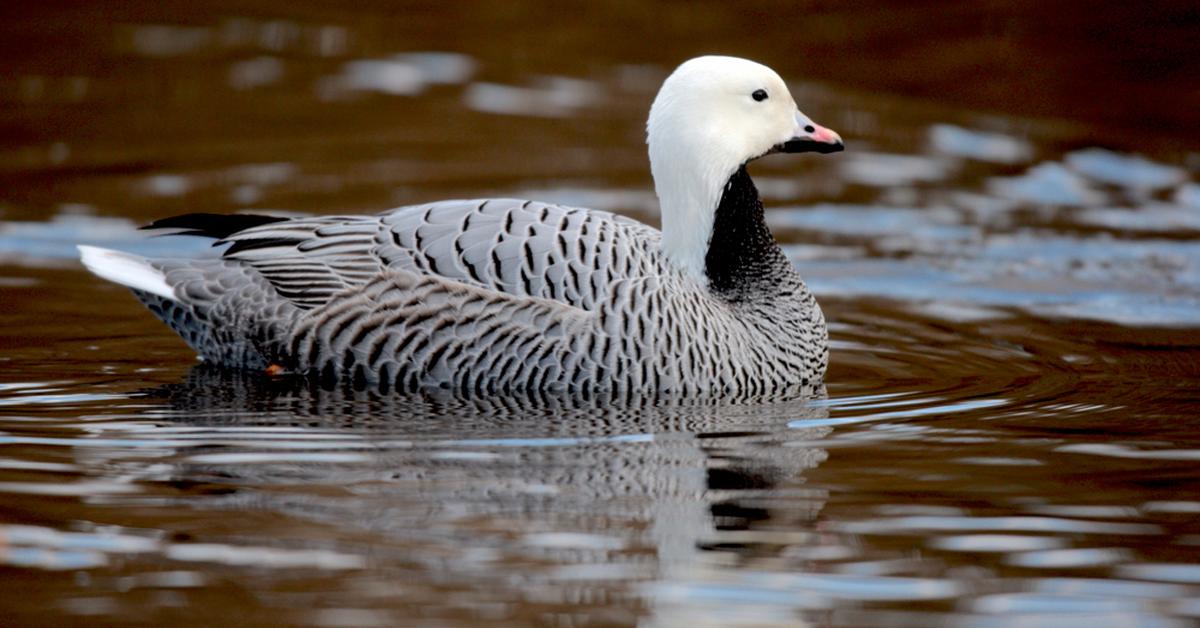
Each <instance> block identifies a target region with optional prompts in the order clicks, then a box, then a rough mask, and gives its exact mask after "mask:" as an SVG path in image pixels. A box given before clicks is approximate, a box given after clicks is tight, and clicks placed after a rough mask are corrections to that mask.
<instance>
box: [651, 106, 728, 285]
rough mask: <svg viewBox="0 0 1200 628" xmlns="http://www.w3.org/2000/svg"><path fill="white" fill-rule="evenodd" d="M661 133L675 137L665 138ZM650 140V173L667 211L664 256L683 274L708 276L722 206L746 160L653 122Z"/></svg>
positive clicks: (663, 242) (665, 212)
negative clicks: (706, 268)
mask: <svg viewBox="0 0 1200 628" xmlns="http://www.w3.org/2000/svg"><path fill="white" fill-rule="evenodd" d="M662 136H666V137H670V138H671V141H670V142H664V141H661V140H662V139H663V137H662ZM689 140H691V141H689ZM648 143H649V145H650V147H649V148H650V172H651V173H652V174H653V175H654V189H655V192H656V193H657V194H658V204H659V207H660V210H661V212H662V251H663V255H665V256H666V258H667V260H668V261H669V262H670V263H671V264H673V265H674V266H675V267H676V268H678V269H680V270H681V271H683V272H684V273H686V274H688V275H691V276H693V277H695V278H697V279H704V276H705V275H704V259H705V256H707V254H708V244H709V240H710V239H711V238H712V230H713V218H714V216H715V215H716V211H717V204H718V203H720V202H721V194H722V193H723V191H724V188H725V184H726V182H728V181H729V177H731V176H733V173H734V172H736V171H737V168H738V166H740V165H741V163H740V162H739V161H738V160H737V159H731V158H729V157H728V156H723V155H721V154H719V153H715V151H713V150H712V148H711V147H712V146H713V144H712V143H711V142H705V141H704V140H703V138H697V137H691V136H688V135H687V134H686V133H672V132H670V130H669V129H663V128H661V127H658V126H654V125H651V128H650V133H649V138H648Z"/></svg>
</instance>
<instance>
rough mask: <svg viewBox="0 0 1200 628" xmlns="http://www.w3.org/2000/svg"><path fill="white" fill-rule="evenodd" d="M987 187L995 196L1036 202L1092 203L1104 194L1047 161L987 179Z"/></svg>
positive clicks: (1099, 201) (1080, 204)
mask: <svg viewBox="0 0 1200 628" xmlns="http://www.w3.org/2000/svg"><path fill="white" fill-rule="evenodd" d="M987 185H988V189H989V190H990V191H991V192H992V193H993V194H995V195H997V196H1002V197H1004V198H1007V199H1011V200H1014V201H1022V202H1026V203H1035V204H1038V205H1070V206H1083V205H1096V204H1099V203H1101V202H1103V200H1104V196H1103V195H1102V194H1100V192H1098V191H1097V190H1095V189H1093V188H1091V187H1090V186H1089V185H1088V184H1087V182H1086V181H1084V180H1083V178H1082V177H1080V176H1079V175H1077V174H1075V173H1074V172H1071V171H1070V170H1068V169H1067V168H1065V167H1064V166H1063V165H1062V164H1060V163H1058V162H1055V161H1049V162H1045V163H1041V164H1038V165H1036V166H1034V167H1033V168H1030V169H1029V171H1028V172H1026V173H1025V174H1023V175H1018V176H1015V177H993V178H991V179H988V183H987Z"/></svg>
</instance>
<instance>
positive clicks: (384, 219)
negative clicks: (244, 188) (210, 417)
mask: <svg viewBox="0 0 1200 628" xmlns="http://www.w3.org/2000/svg"><path fill="white" fill-rule="evenodd" d="M747 181H748V179H747ZM751 189H752V188H751ZM755 199H757V196H756V195H755ZM758 210H759V212H760V214H761V204H759V206H758ZM660 238H661V236H660V233H659V232H658V230H656V229H653V228H651V227H648V226H646V225H644V224H641V223H639V222H636V221H633V220H630V219H627V218H623V217H621V216H617V215H614V214H611V213H608V212H602V211H594V210H584V209H577V208H569V207H562V206H558V205H547V204H542V203H535V202H530V201H519V200H511V199H489V200H477V201H446V202H439V203H432V204H428V205H416V206H410V207H401V208H399V209H395V210H392V211H389V212H386V213H383V214H380V215H376V216H337V217H313V218H299V219H291V220H286V221H281V222H274V223H270V224H264V225H261V226H256V227H252V228H249V229H244V230H241V231H237V232H235V233H232V234H230V235H228V236H227V237H226V238H224V241H227V242H231V243H232V246H231V247H230V248H229V249H228V250H227V251H226V253H225V254H224V256H223V257H222V258H221V259H219V260H149V264H150V265H152V266H153V267H154V268H156V269H158V270H160V271H161V272H162V273H163V276H164V278H165V281H166V283H167V284H168V285H169V286H171V288H172V289H173V290H174V293H175V297H176V298H175V299H166V298H163V297H161V296H157V295H154V294H151V293H148V292H145V291H137V290H135V292H136V293H137V294H138V296H139V297H140V298H141V299H142V300H143V302H145V303H146V304H147V306H149V307H150V309H151V310H152V311H154V312H155V313H156V314H157V315H158V316H159V317H160V318H162V319H163V320H164V321H165V322H166V323H168V324H169V325H170V326H171V327H172V328H174V329H175V330H176V331H177V332H179V334H180V335H181V336H182V337H183V338H184V339H185V340H186V341H187V342H188V344H190V345H191V346H192V347H193V348H194V349H195V350H196V351H197V352H198V353H199V354H200V355H201V356H203V357H205V358H206V359H208V360H211V361H214V362H216V363H219V364H222V365H225V366H229V367H234V368H244V369H265V368H268V367H270V366H272V365H276V366H279V367H283V369H285V370H286V371H289V372H293V373H300V374H305V375H309V376H312V377H320V378H325V379H351V380H354V381H356V382H360V383H368V384H370V385H373V386H380V387H383V388H385V389H388V388H395V389H409V390H411V389H416V388H424V387H442V388H452V389H456V390H463V391H476V392H502V391H517V390H534V389H537V390H579V391H589V390H592V391H600V390H637V391H671V392H682V393H693V392H695V393H722V392H725V393H732V392H737V393H778V392H784V391H787V390H789V389H791V388H800V387H803V386H806V385H814V384H816V383H818V382H819V381H820V380H821V379H822V377H823V375H824V372H825V367H826V364H827V360H828V346H827V332H826V326H825V320H824V317H823V316H822V313H821V310H820V308H819V306H818V305H817V303H816V301H815V299H814V298H813V296H812V295H811V293H809V291H808V290H807V288H806V287H805V285H804V282H803V281H802V280H801V278H800V276H799V274H798V273H797V272H796V271H795V270H794V269H793V268H792V267H791V265H790V264H788V263H787V262H786V260H785V259H784V258H783V256H782V254H781V253H780V252H779V250H778V247H776V246H775V245H774V242H773V241H771V242H769V244H767V245H765V246H767V247H768V250H767V251H766V253H768V255H767V259H768V260H769V264H766V265H765V266H764V269H760V270H759V274H758V275H757V276H756V277H755V278H754V281H753V282H751V283H749V284H747V285H751V286H752V287H751V288H747V289H740V290H737V291H733V292H729V291H725V292H721V291H716V290H713V289H711V288H710V286H709V282H708V281H706V280H705V279H704V278H697V277H695V276H693V275H689V274H687V273H685V272H682V271H680V270H679V269H677V268H675V267H674V266H673V265H672V264H671V263H669V261H668V260H667V259H666V258H665V257H664V255H663V253H662V252H661V247H660Z"/></svg>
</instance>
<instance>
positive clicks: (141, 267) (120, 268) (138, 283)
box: [79, 244, 176, 301]
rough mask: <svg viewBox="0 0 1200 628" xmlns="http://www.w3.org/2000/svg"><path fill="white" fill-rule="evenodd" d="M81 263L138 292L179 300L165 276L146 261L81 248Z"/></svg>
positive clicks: (96, 249) (96, 272)
mask: <svg viewBox="0 0 1200 628" xmlns="http://www.w3.org/2000/svg"><path fill="white" fill-rule="evenodd" d="M79 259H80V260H81V261H82V262H83V265H84V266H87V269H88V270H90V271H92V272H93V273H95V274H96V275H97V276H99V277H103V278H104V279H107V280H109V281H112V282H114V283H119V284H121V285H123V286H129V287H130V288H133V289H135V290H141V291H143V292H149V293H151V294H157V295H158V296H160V297H162V298H164V299H170V300H172V301H174V300H176V298H175V290H174V289H173V288H171V286H169V285H167V279H166V276H165V275H163V273H162V271H160V270H159V269H157V268H155V267H153V266H151V265H150V262H148V261H147V260H146V258H144V257H139V256H137V255H132V254H130V253H122V252H121V251H113V250H111V249H102V248H100V247H96V246H86V245H83V244H80V245H79Z"/></svg>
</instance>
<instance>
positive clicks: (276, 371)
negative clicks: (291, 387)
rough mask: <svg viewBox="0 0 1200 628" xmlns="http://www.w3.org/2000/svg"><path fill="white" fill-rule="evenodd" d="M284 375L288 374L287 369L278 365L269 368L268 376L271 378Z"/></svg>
mask: <svg viewBox="0 0 1200 628" xmlns="http://www.w3.org/2000/svg"><path fill="white" fill-rule="evenodd" d="M284 373H287V369H285V368H283V367H282V366H279V365H278V364H272V365H270V366H268V367H267V375H270V376H271V377H275V376H277V375H283V374H284Z"/></svg>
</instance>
